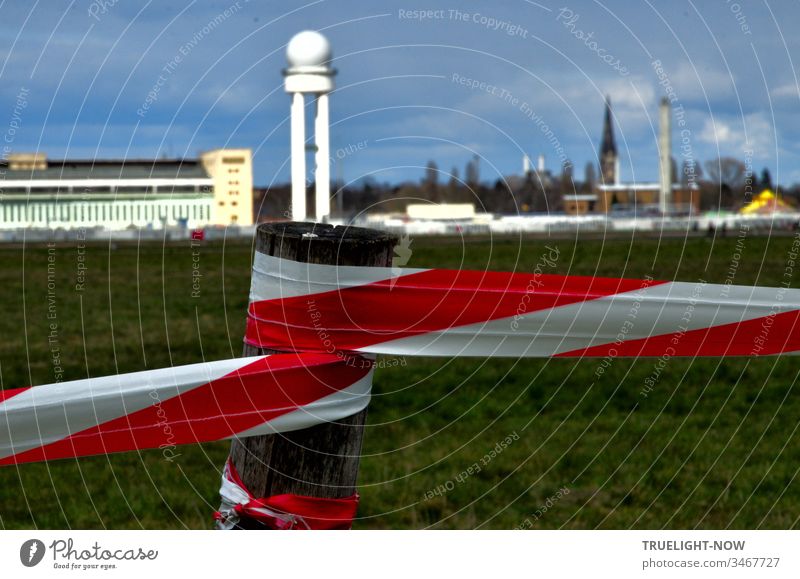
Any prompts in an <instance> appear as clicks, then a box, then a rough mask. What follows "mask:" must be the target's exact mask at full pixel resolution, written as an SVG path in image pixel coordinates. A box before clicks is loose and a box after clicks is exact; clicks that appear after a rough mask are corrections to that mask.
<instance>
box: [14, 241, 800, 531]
mask: <svg viewBox="0 0 800 579" xmlns="http://www.w3.org/2000/svg"><path fill="white" fill-rule="evenodd" d="M791 243H792V238H790V237H781V238H773V239H767V238H752V239H751V238H748V239H746V240H745V241H744V242H743V244H740V245H739V248H738V249H737V240H736V238H735V237H733V234H732V236H731V237H729V238H727V239H718V240H716V241H714V242H712V241H711V240H709V239H705V238H693V239H689V240H683V239H669V240H665V241H661V242H659V241H658V240H655V239H638V238H637V239H632V238H629V239H627V240H625V239H617V240H613V241H612V240H607V241H602V240H599V241H598V240H585V241H578V242H575V241H564V240H559V241H555V240H552V241H549V242H547V241H544V240H523V241H521V240H519V239H508V238H506V239H500V240H497V239H496V240H489V239H482V240H471V239H468V240H467V241H466V242H464V243H462V240H459V239H425V238H420V239H415V240H414V241H413V243H412V246H411V248H412V249H413V252H414V253H413V256H412V259H411V261H410V262H409V264H408V265H409V267H426V266H436V267H465V268H491V269H497V270H510V269H512V268H515V269H517V270H518V271H523V272H524V271H532V270H533V269H534V268H535V267H536V266H537V263H539V262H540V261H541V256H542V255H543V254H544V253H546V252H547V251H549V250H547V249H546V248H545V245H550V246H551V247H557V248H558V252H559V259H558V260H557V263H556V264H555V266H554V267H550V266H547V267H546V268H545V270H544V272H545V273H550V272H553V273H572V274H581V275H607V276H627V277H641V276H644V275H648V274H649V275H653V276H654V277H655V278H656V279H676V280H682V281H696V280H699V279H703V280H705V281H708V282H716V283H722V282H724V281H725V280H726V278H727V277H728V276H730V275H732V274H733V275H734V278H733V279H734V282H735V283H737V284H748V285H750V284H759V285H778V284H780V283H781V281H782V280H783V275H784V268H785V267H786V264H787V252H788V251H789V249H790V246H791ZM81 251H85V253H84V254H82V255H80V254H79V247H78V244H77V241H76V242H74V243H72V244H59V245H58V246H57V247H56V248H55V249H54V250H53V251H50V252H49V250H48V248H47V247H45V246H27V247H24V248H22V247H0V282H1V285H0V287H2V296H1V297H2V300H1V301H0V303H2V304H3V313H2V316H1V317H0V319H1V320H2V322H3V323H2V326H0V327H2V330H3V331H2V334H1V335H2V337H1V338H0V377H1V378H2V386H3V387H4V388H11V387H18V386H24V385H27V384H43V383H48V382H52V381H54V380H55V377H56V376H55V372H56V371H57V368H54V362H53V352H52V349H53V345H54V344H55V345H56V346H57V347H58V349H59V354H60V360H59V362H60V364H61V366H63V373H64V376H63V379H64V380H70V379H77V378H84V377H87V376H100V375H105V374H112V373H115V372H131V371H136V370H143V369H150V368H159V367H163V366H167V365H170V364H186V363H192V362H199V361H202V360H213V359H220V358H225V357H230V356H237V355H239V354H240V353H241V338H242V335H243V330H244V312H245V308H246V303H247V293H248V287H249V281H250V274H249V266H250V262H251V246H250V244H249V243H241V242H234V243H227V244H222V243H213V244H206V245H204V246H203V247H202V249H201V251H200V255H199V256H198V257H197V258H196V259H199V261H198V264H199V271H200V272H201V274H202V277H201V278H200V282H199V289H200V297H199V298H197V297H192V290H193V287H192V284H193V278H192V263H193V261H192V260H193V257H192V250H191V248H190V247H189V242H184V243H176V244H168V245H163V246H162V245H160V244H149V245H142V246H138V247H137V246H136V245H125V244H119V245H117V246H114V247H109V245H108V244H99V245H91V246H89V247H87V248H85V250H81ZM739 254H741V258H740V259H739V258H738V257H737V256H738V255H739ZM48 258H50V259H51V260H54V261H53V266H52V267H53V271H54V272H55V283H54V284H53V285H52V286H51V289H52V296H51V297H53V298H54V299H55V302H54V306H53V304H52V303H50V304H49V303H48V283H47V274H48ZM81 260H83V261H81ZM79 263H84V264H85V265H86V267H87V270H86V273H85V283H84V286H83V288H76V283H77V282H78V265H79ZM737 264H738V265H737ZM796 277H797V278H798V279H793V280H792V286H793V287H800V283H798V282H800V274H797V275H796ZM53 307H54V308H55V309H54V310H53V309H52V308H53ZM49 308H50V309H49ZM48 311H50V312H53V311H54V312H55V323H56V324H57V328H56V340H57V341H56V342H55V343H49V342H48V336H49V335H50V332H51V328H50V327H49V324H50V323H53V320H51V319H48ZM597 364H598V361H597V360H583V361H575V360H506V359H499V360H490V361H487V360H483V359H459V360H448V359H434V358H415V359H410V358H409V359H406V360H405V365H404V366H403V365H400V366H395V367H387V368H380V369H378V371H377V373H376V377H375V379H376V380H375V382H376V383H375V393H376V395H375V396H374V398H373V401H372V404H371V406H370V416H369V425H368V427H367V432H366V436H365V449H364V452H365V456H364V458H363V461H362V466H361V475H360V483H361V488H360V492H361V496H362V502H361V507H360V509H359V519H358V521H357V522H356V525H355V527H356V528H360V529H367V528H369V529H390V528H423V527H433V528H476V527H481V528H515V527H520V526H522V527H531V528H559V527H564V528H580V529H584V528H596V527H600V528H629V527H633V528H692V527H700V528H725V527H731V528H757V527H759V528H761V527H763V528H780V529H784V528H792V527H797V526H798V519H799V518H800V487H799V486H798V481H797V471H798V467H800V444H799V443H798V442H799V441H800V437H798V435H797V426H798V417H800V396H798V394H799V393H798V392H796V388H795V383H796V381H797V374H798V367H800V366H799V365H798V358H791V357H787V358H763V359H755V360H745V359H728V360H723V361H721V360H714V359H710V360H701V359H698V360H694V361H692V360H678V359H673V360H671V361H670V362H669V363H668V365H667V366H666V368H665V370H664V372H663V373H662V375H661V377H660V380H659V381H658V383H657V384H656V385H655V387H654V389H653V391H652V392H651V393H650V395H649V396H647V397H643V396H642V395H641V394H640V392H641V390H642V386H643V382H644V380H645V379H646V378H647V377H648V376H650V375H651V373H652V372H653V368H654V361H653V360H646V359H643V360H637V361H631V360H623V359H618V360H615V361H613V363H612V364H611V366H610V367H609V368H608V369H607V371H606V372H605V373H604V374H603V375H602V377H601V378H600V379H595V371H596V369H597ZM507 437H510V438H509V439H508V440H510V442H509V443H508V444H507V445H506V446H505V447H503V446H502V445H501V446H500V447H499V448H500V452H497V451H495V455H496V456H494V457H493V458H491V459H490V460H485V459H484V460H483V462H485V464H484V465H481V462H482V459H483V457H484V456H485V455H487V453H491V452H492V450H493V449H495V448H496V446H497V444H498V443H499V442H501V441H505V440H506V439H507ZM228 446H229V445H228V444H227V443H214V444H206V445H203V446H185V447H180V448H179V452H180V456H179V457H178V458H177V460H175V461H174V462H167V461H165V460H164V458H163V456H162V454H161V452H159V451H148V452H142V453H126V454H120V455H113V456H107V457H106V456H102V457H93V458H87V459H81V460H72V461H59V462H53V463H49V464H33V465H24V466H20V467H19V468H15V467H6V468H3V469H0V528H8V529H10V528H33V527H38V528H63V527H69V528H111V529H117V528H142V527H144V528H192V529H202V528H209V526H210V524H211V513H212V511H213V510H214V509H215V508H216V506H217V504H218V500H217V488H218V485H219V476H220V468H221V466H222V464H223V462H224V460H225V457H226V455H227V451H228ZM476 462H477V463H478V464H479V465H480V466H481V468H480V471H479V472H475V470H476V469H474V468H473V469H472V471H473V472H471V473H470V467H472V465H474V464H475V463H476ZM437 488H439V489H444V492H439V493H435V492H433V491H434V490H435V489H437Z"/></svg>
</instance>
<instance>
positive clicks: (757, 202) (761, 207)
mask: <svg viewBox="0 0 800 579" xmlns="http://www.w3.org/2000/svg"><path fill="white" fill-rule="evenodd" d="M790 211H794V208H793V207H792V206H791V205H789V204H788V203H786V202H785V201H782V200H781V198H780V197H778V196H777V195H776V194H775V193H773V192H772V191H770V190H769V189H764V190H763V191H762V192H761V193H759V194H758V195H756V196H755V197H754V198H753V200H752V201H751V202H750V203H748V204H747V205H745V206H744V207H742V208H741V209H739V213H740V214H742V215H759V214H764V213H785V212H790Z"/></svg>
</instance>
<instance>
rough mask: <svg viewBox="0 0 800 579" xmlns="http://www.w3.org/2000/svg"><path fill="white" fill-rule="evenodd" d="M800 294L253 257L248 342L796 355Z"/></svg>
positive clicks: (370, 349)
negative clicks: (356, 265) (357, 265)
mask: <svg viewBox="0 0 800 579" xmlns="http://www.w3.org/2000/svg"><path fill="white" fill-rule="evenodd" d="M799 317H800V290H798V289H788V288H783V287H781V288H762V287H746V286H734V285H715V284H708V283H705V282H702V281H700V282H697V283H682V282H664V281H655V280H652V279H645V280H633V279H613V278H600V277H579V276H560V275H546V274H539V273H534V274H525V273H501V272H490V271H468V270H444V269H400V268H382V267H341V266H339V267H336V266H330V265H318V264H307V263H298V262H295V261H291V260H285V259H280V258H277V257H273V256H268V255H263V254H256V257H255V261H254V265H253V277H252V286H251V291H250V305H249V309H248V324H247V331H246V337H245V341H246V342H247V343H249V344H251V345H254V346H258V347H262V348H271V349H274V350H279V351H306V352H337V351H339V352H360V353H371V354H395V355H408V356H414V355H420V356H480V357H497V356H508V357H549V356H562V357H584V356H590V357H605V356H626V357H646V356H662V355H665V354H666V355H669V356H762V355H774V354H789V353H796V352H797V351H798V350H800V325H798V318H799Z"/></svg>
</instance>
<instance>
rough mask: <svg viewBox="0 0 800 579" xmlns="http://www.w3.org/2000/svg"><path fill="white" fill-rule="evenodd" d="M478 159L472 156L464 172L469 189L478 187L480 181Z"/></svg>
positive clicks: (476, 156)
mask: <svg viewBox="0 0 800 579" xmlns="http://www.w3.org/2000/svg"><path fill="white" fill-rule="evenodd" d="M479 163H480V159H479V158H478V155H474V156H473V157H472V159H471V160H470V161H469V163H467V169H466V172H465V175H464V176H465V177H466V180H467V185H468V186H469V187H470V188H475V187H477V186H478V183H480V180H481V173H480V165H479Z"/></svg>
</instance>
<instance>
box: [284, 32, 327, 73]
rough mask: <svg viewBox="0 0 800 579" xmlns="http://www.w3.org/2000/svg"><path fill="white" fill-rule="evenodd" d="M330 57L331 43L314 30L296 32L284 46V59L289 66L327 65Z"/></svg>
mask: <svg viewBox="0 0 800 579" xmlns="http://www.w3.org/2000/svg"><path fill="white" fill-rule="evenodd" d="M332 57H333V51H332V50H331V43H330V42H328V39H327V38H325V37H324V36H323V35H322V34H320V33H319V32H316V31H314V30H304V31H303V32H298V33H297V34H295V35H294V36H293V37H292V39H291V40H290V41H289V44H288V46H287V47H286V60H287V61H288V62H289V66H290V67H291V68H295V67H304V66H314V67H322V66H328V64H329V63H330V60H331V58H332Z"/></svg>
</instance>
